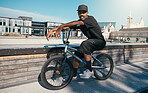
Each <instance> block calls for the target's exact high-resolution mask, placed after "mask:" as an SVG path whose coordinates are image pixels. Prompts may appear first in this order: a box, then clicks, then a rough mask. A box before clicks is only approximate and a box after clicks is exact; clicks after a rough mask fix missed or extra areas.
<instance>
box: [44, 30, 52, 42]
mask: <svg viewBox="0 0 148 93" xmlns="http://www.w3.org/2000/svg"><path fill="white" fill-rule="evenodd" d="M52 34H53V33H52V31H50V32H49V33H48V34H47V36H46V39H47V40H48V41H49V37H50V38H52Z"/></svg>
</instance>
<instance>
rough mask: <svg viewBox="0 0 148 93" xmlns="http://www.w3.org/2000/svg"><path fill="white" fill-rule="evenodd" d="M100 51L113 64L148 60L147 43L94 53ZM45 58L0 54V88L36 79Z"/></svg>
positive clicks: (53, 52) (107, 48) (53, 50)
mask: <svg viewBox="0 0 148 93" xmlns="http://www.w3.org/2000/svg"><path fill="white" fill-rule="evenodd" d="M58 51H60V52H62V51H63V49H62V48H56V49H52V51H51V50H50V49H49V51H48V55H49V56H52V55H56V54H57V53H56V52H58ZM13 52H14V51H13ZM45 52H47V51H45ZM100 52H101V53H107V54H109V55H110V56H111V57H112V58H113V61H114V64H115V66H116V65H123V64H125V63H133V62H144V61H148V54H147V53H148V46H147V45H145V46H143V45H132V46H129V45H124V46H107V47H106V48H105V49H104V50H101V51H99V52H98V51H95V53H96V54H97V53H100ZM46 60H47V59H46V53H43V54H31V55H15V56H1V57H0V88H4V87H10V86H14V85H18V84H24V83H28V82H32V81H37V80H38V76H39V74H40V71H41V67H42V65H43V64H44V63H45V61H46Z"/></svg>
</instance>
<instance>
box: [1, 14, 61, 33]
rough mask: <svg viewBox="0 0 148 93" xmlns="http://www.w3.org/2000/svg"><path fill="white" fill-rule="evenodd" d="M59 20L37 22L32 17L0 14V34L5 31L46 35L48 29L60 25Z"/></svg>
mask: <svg viewBox="0 0 148 93" xmlns="http://www.w3.org/2000/svg"><path fill="white" fill-rule="evenodd" d="M61 24H63V23H59V22H49V21H47V22H37V21H32V17H25V16H19V17H18V18H9V17H1V16H0V35H3V34H5V33H16V34H23V35H25V34H28V35H46V34H47V33H48V31H50V29H52V28H55V27H58V26H60V25H61Z"/></svg>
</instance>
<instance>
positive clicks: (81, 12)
mask: <svg viewBox="0 0 148 93" xmlns="http://www.w3.org/2000/svg"><path fill="white" fill-rule="evenodd" d="M86 12H87V11H78V14H85V13H86Z"/></svg>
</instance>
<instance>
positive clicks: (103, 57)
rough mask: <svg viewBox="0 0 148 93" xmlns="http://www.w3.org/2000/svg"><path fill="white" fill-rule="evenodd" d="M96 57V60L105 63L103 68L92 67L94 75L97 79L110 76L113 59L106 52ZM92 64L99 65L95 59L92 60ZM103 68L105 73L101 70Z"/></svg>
mask: <svg viewBox="0 0 148 93" xmlns="http://www.w3.org/2000/svg"><path fill="white" fill-rule="evenodd" d="M96 58H97V59H98V60H100V61H101V62H102V63H103V64H104V65H105V68H104V69H100V68H98V69H93V71H94V76H95V77H96V78H97V79H99V80H106V79H107V78H109V77H110V75H111V74H112V72H113V68H114V63H113V60H112V58H111V57H110V56H109V55H108V54H99V55H98V56H97V57H96ZM105 62H108V63H105ZM93 66H101V64H100V63H98V62H97V61H96V60H94V61H93ZM107 69H109V70H108V71H107ZM103 70H104V71H105V70H106V71H105V72H107V73H106V74H105V73H104V72H103Z"/></svg>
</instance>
